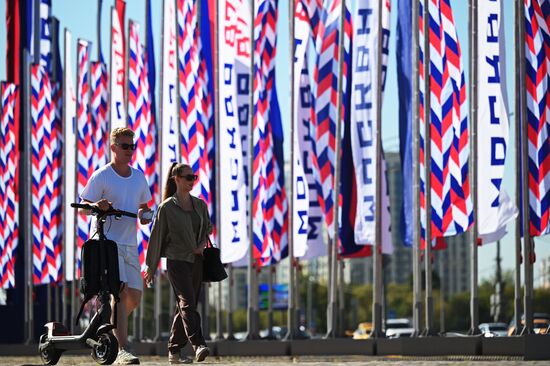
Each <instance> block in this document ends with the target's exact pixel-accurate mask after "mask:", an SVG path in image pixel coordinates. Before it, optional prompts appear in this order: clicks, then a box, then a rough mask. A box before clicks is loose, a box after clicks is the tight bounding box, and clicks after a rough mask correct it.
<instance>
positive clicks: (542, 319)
mask: <svg viewBox="0 0 550 366" xmlns="http://www.w3.org/2000/svg"><path fill="white" fill-rule="evenodd" d="M524 325H525V315H522V316H521V328H523V326H524ZM548 327H550V314H547V313H534V314H533V331H534V332H535V333H536V334H548ZM515 330H516V324H515V321H514V319H512V321H511V322H510V325H509V327H508V335H509V336H511V335H513V334H514V332H515Z"/></svg>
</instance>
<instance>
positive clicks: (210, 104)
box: [199, 0, 216, 223]
mask: <svg viewBox="0 0 550 366" xmlns="http://www.w3.org/2000/svg"><path fill="white" fill-rule="evenodd" d="M208 3H209V1H208V0H202V1H201V9H202V12H203V14H211V13H213V10H214V9H210V7H209V4H208ZM200 20H201V26H200V27H201V28H200V29H201V34H200V37H201V45H202V47H201V58H200V59H201V68H200V71H199V79H200V80H201V84H202V88H203V90H202V93H203V96H204V97H203V98H202V110H203V113H204V119H203V122H204V126H205V131H206V153H207V159H208V175H209V179H208V181H209V182H210V197H209V200H208V202H207V204H208V210H209V212H210V220H211V221H212V222H213V223H215V222H216V210H215V207H216V203H215V197H216V194H215V187H216V180H215V176H216V175H215V172H214V169H215V165H214V162H215V161H214V159H215V150H214V149H215V139H214V128H215V114H214V83H213V81H214V66H213V59H212V35H211V32H210V29H211V24H210V20H209V17H207V16H202V17H201V19H200ZM212 33H213V32H212Z"/></svg>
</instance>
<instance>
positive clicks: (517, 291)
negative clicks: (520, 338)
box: [514, 0, 522, 335]
mask: <svg viewBox="0 0 550 366" xmlns="http://www.w3.org/2000/svg"><path fill="white" fill-rule="evenodd" d="M520 4H521V3H520V2H519V1H517V0H516V1H515V3H514V5H515V15H516V16H515V17H514V18H515V19H514V32H515V33H514V37H515V44H516V45H518V44H520V40H519V38H520V36H519V17H518V12H519V10H518V9H519V6H520ZM519 48H520V47H514V49H515V51H514V57H515V64H516V65H518V63H519V58H520V55H519ZM520 74H521V69H520V68H518V67H516V73H515V79H514V82H515V85H514V89H515V90H516V93H514V94H515V106H514V110H515V113H514V124H515V149H516V156H515V165H516V169H519V170H520V171H519V172H518V171H516V207H518V209H519V208H520V207H521V193H520V192H521V132H520V128H521V114H520V109H521V100H520V96H519V93H518V92H517V91H518V90H520V85H519V84H520V81H519V79H520ZM521 215H522V214H521V213H519V214H518V215H517V216H516V220H515V223H516V228H515V248H516V258H515V260H516V265H515V268H514V319H515V324H516V327H515V329H514V335H519V334H520V332H521V330H520V329H519V324H521V312H522V308H521V262H522V258H521Z"/></svg>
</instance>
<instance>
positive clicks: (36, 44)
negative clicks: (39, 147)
mask: <svg viewBox="0 0 550 366" xmlns="http://www.w3.org/2000/svg"><path fill="white" fill-rule="evenodd" d="M33 17H34V19H33V30H34V32H33V33H34V38H33V44H32V45H31V47H32V48H33V53H34V54H33V56H32V61H31V57H29V58H27V60H26V61H27V64H26V65H25V70H27V72H28V74H26V75H24V77H26V80H25V86H26V90H27V95H26V100H25V104H24V105H26V106H27V112H26V114H25V115H26V122H27V123H26V125H27V128H25V129H24V131H25V132H24V135H25V149H24V152H23V155H24V159H23V161H24V166H25V169H24V171H23V174H24V177H23V181H24V183H26V184H25V187H24V192H25V198H26V200H25V201H26V202H25V213H26V216H25V218H24V221H23V222H26V223H29V224H28V225H26V234H27V235H26V237H27V256H26V257H27V266H26V267H27V298H26V301H25V306H26V307H27V309H26V310H27V311H26V314H27V317H26V321H27V337H26V341H25V343H26V344H29V343H32V342H34V306H33V304H34V303H33V301H32V298H33V276H32V268H33V256H32V249H33V246H32V242H33V237H32V224H31V222H32V194H31V190H32V187H31V177H32V165H31V159H30V155H31V154H30V149H31V148H32V147H31V146H32V142H31V125H32V120H31V115H30V110H31V93H32V91H31V75H32V70H31V67H32V64H33V63H36V64H39V62H40V33H39V32H37V30H38V29H40V1H39V0H34V2H33Z"/></svg>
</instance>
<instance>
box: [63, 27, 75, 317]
mask: <svg viewBox="0 0 550 366" xmlns="http://www.w3.org/2000/svg"><path fill="white" fill-rule="evenodd" d="M67 32H68V31H67V28H65V32H64V37H63V41H64V45H65V51H64V53H65V54H67V52H69V51H68V50H69V47H71V45H70V44H69V43H68V42H67ZM64 60H66V57H65V56H64ZM66 74H67V66H66V65H65V67H64V68H63V80H62V85H63V112H62V113H63V117H62V118H63V122H66V121H67V106H66V105H65V98H66V97H65V93H68V91H69V85H67V75H66ZM61 128H62V130H63V132H62V133H63V149H61V159H62V160H63V162H65V155H66V151H67V139H66V138H65V136H67V132H66V131H67V129H68V127H67V125H66V123H63V124H62V127H61ZM67 180H68V178H67V170H66V165H65V164H63V184H62V186H61V194H62V195H63V197H67V194H68V192H67ZM65 202H67V201H66V200H64V201H63V203H65ZM67 210H68V208H67V207H66V205H65V204H63V205H61V215H62V217H63V222H64V224H63V256H64V257H65V260H63V293H62V294H61V321H62V322H63V324H65V325H67V324H68V323H69V318H68V316H67V301H68V299H67V295H66V291H65V290H66V287H67V274H68V270H67V267H68V265H67V260H66V259H67V257H66V253H67V231H69V230H71V229H72V228H71V227H68V225H67V224H66V221H65V217H66V215H67ZM73 281H74V279H73Z"/></svg>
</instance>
